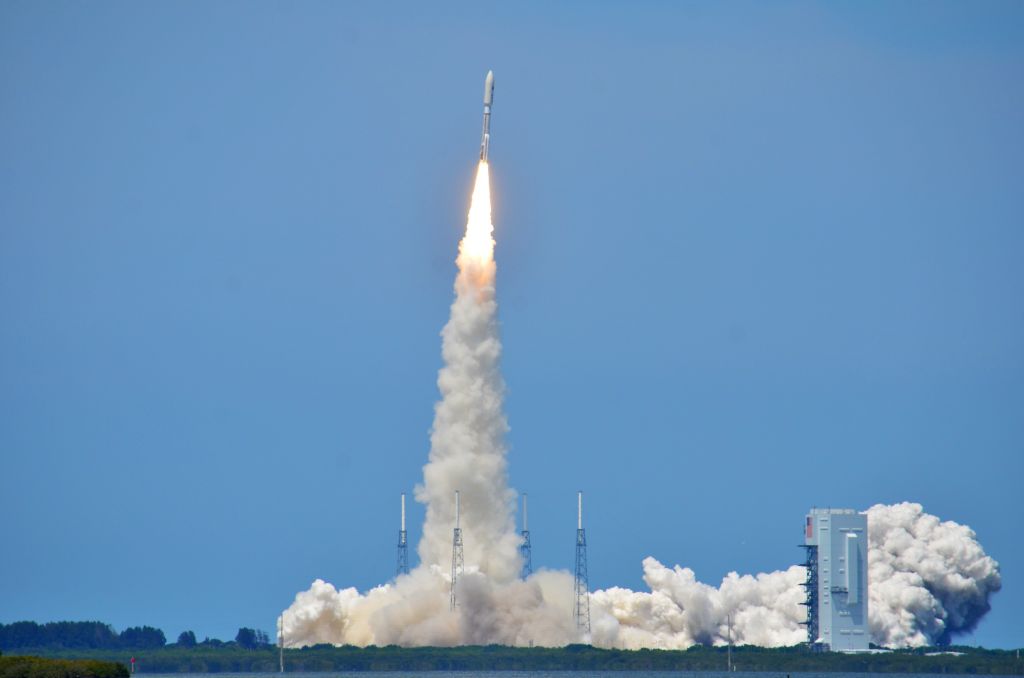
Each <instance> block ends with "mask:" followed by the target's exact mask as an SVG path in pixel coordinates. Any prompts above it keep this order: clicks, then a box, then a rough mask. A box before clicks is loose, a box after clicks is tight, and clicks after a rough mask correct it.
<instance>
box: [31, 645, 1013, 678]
mask: <svg viewBox="0 0 1024 678" xmlns="http://www.w3.org/2000/svg"><path fill="white" fill-rule="evenodd" d="M16 652H17V653H18V654H33V655H37V656H45V657H51V658H63V659H100V660H105V661H116V662H120V663H125V662H127V661H128V659H129V657H131V656H134V657H135V658H136V660H137V664H136V671H137V672H138V673H182V672H192V673H223V672H258V673H262V672H267V673H270V672H277V671H278V650H277V648H276V647H273V646H263V647H259V648H256V649H253V650H247V649H244V648H240V647H237V646H234V647H232V646H227V647H224V646H221V647H213V646H202V645H199V646H196V647H189V648H186V647H179V646H177V645H167V646H164V647H161V648H151V649H138V650H127V649H124V650H74V649H53V648H39V649H31V648H21V649H19V650H17V651H16ZM930 653H943V654H930ZM727 661H728V651H727V649H726V648H725V647H704V646H695V647H692V648H690V649H689V650H607V649H601V648H595V647H591V646H589V645H569V646H567V647H561V648H544V647H533V648H524V647H505V646H498V645H488V646H463V647H451V648H439V647H416V648H402V647H396V646H389V647H372V646H371V647H366V648H359V647H352V646H343V647H334V646H331V645H316V646H313V647H306V648H302V649H288V650H285V651H284V663H285V670H286V671H287V672H289V673H291V672H310V671H352V672H360V671H702V672H709V671H720V672H725V671H726V665H727ZM732 664H733V667H734V670H735V671H737V672H745V671H757V672H775V673H781V674H785V673H807V672H814V673H831V672H847V673H944V674H976V675H1006V676H1012V675H1024V659H1022V658H1019V657H1018V655H1017V651H1015V650H986V649H982V648H971V647H949V648H929V649H927V650H924V649H916V650H897V651H893V652H883V653H877V654H840V653H830V652H824V653H823V652H811V651H810V650H808V649H807V648H805V647H802V646H798V647H789V648H774V649H767V648H758V647H750V646H743V647H734V648H733V650H732Z"/></svg>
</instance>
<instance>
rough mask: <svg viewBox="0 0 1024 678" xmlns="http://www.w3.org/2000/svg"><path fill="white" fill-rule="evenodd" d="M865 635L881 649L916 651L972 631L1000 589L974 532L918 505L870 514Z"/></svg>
mask: <svg viewBox="0 0 1024 678" xmlns="http://www.w3.org/2000/svg"><path fill="white" fill-rule="evenodd" d="M867 513H868V545H869V548H868V568H869V570H868V581H869V582H870V602H869V606H868V615H869V621H870V624H871V636H872V639H873V640H874V642H875V643H878V644H879V645H885V646H887V647H902V646H907V645H909V646H915V647H916V646H921V645H928V644H932V643H935V642H936V641H938V642H943V641H947V640H949V637H950V635H951V634H954V633H956V632H958V631H970V630H971V629H973V628H974V627H975V625H976V624H977V623H978V621H979V620H980V619H981V617H982V616H984V614H985V613H986V612H988V610H989V596H990V595H991V594H993V593H995V592H996V591H998V590H999V588H1000V586H1001V580H1000V576H999V563H997V562H996V561H995V560H993V559H992V558H991V557H989V556H987V555H985V551H984V549H982V548H981V544H979V543H978V542H977V541H976V540H975V538H974V537H975V534H974V531H973V530H972V529H971V528H969V527H967V526H966V525H958V524H957V523H954V522H952V521H946V522H942V521H940V520H939V519H938V518H936V517H935V516H933V515H929V514H927V513H925V512H924V510H923V509H922V507H921V505H920V504H910V503H903V504H896V505H895V506H882V505H880V504H879V505H876V506H872V507H871V508H870V509H868V512H867Z"/></svg>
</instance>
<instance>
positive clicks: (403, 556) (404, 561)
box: [395, 492, 409, 577]
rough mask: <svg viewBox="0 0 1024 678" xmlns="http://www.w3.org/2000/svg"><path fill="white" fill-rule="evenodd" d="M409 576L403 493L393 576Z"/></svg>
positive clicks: (403, 494) (403, 495)
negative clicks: (400, 526) (395, 565)
mask: <svg viewBox="0 0 1024 678" xmlns="http://www.w3.org/2000/svg"><path fill="white" fill-rule="evenodd" d="M402 574H409V539H408V537H407V535H406V532H405V492H403V493H402V528H401V529H400V530H398V567H397V568H396V569H395V576H396V577H397V576H399V575H402Z"/></svg>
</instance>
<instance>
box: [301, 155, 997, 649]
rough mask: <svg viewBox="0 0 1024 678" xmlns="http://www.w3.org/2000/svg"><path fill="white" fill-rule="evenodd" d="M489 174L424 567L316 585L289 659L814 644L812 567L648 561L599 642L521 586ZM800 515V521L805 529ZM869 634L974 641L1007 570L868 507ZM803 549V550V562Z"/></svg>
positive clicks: (946, 531) (622, 594) (470, 223)
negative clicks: (457, 539)
mask: <svg viewBox="0 0 1024 678" xmlns="http://www.w3.org/2000/svg"><path fill="white" fill-rule="evenodd" d="M488 181H489V179H488V166H487V164H486V163H485V162H482V163H481V164H480V166H479V169H478V173H477V179H476V185H475V187H474V191H473V198H472V200H471V203H470V210H469V218H468V220H467V223H466V234H465V236H464V237H463V239H462V241H461V242H460V243H459V256H458V259H457V260H456V263H457V264H458V269H459V271H458V275H457V277H456V280H455V301H454V302H453V303H452V307H451V315H450V318H449V320H448V323H447V324H446V325H445V327H444V330H443V331H442V354H443V357H444V367H442V368H441V371H440V373H439V374H438V380H437V381H438V388H439V390H440V392H441V399H440V401H439V402H438V403H437V406H436V408H435V412H434V426H433V429H432V430H431V436H430V443H431V445H430V457H429V460H428V463H427V464H426V466H424V468H423V483H422V484H421V485H419V486H418V487H417V488H416V498H417V499H418V500H419V501H421V502H423V503H424V504H425V505H426V520H425V522H424V525H423V537H422V539H421V540H420V542H419V555H420V561H421V564H420V565H419V567H417V568H416V569H415V570H413V571H412V572H410V573H409V574H407V575H401V576H399V577H398V578H397V579H396V580H395V581H392V582H390V583H387V584H384V585H381V586H378V587H376V588H374V589H371V590H370V591H367V592H366V593H359V592H358V591H356V590H355V589H354V588H346V589H341V590H338V589H335V588H334V586H332V585H331V584H328V583H326V582H324V581H322V580H319V579H318V580H316V581H315V582H314V583H313V585H312V586H311V587H310V589H309V590H308V591H304V592H302V593H299V594H298V595H297V596H296V597H295V602H294V603H292V605H291V607H289V608H288V609H287V610H286V611H285V612H284V614H283V632H284V639H285V643H286V644H287V645H288V646H290V647H298V646H304V645H313V644H317V643H333V644H336V645H346V644H347V645H360V646H365V645H391V644H394V645H403V646H416V645H435V646H450V645H463V644H473V645H485V644H490V643H498V644H503V645H544V646H561V645H566V644H569V643H576V642H589V643H593V644H594V645H598V646H601V647H617V648H641V647H651V648H666V649H668V648H686V647H690V646H691V645H694V644H698V643H700V644H706V645H722V644H725V643H727V642H729V640H730V638H731V639H732V641H733V642H735V643H737V644H749V645H762V646H768V647H777V646H784V645H794V644H797V643H800V642H802V641H804V640H806V630H805V628H804V627H803V626H802V625H801V623H802V622H803V621H805V615H806V609H805V608H804V607H803V606H802V605H801V603H802V602H804V600H805V592H804V589H803V587H802V586H801V584H802V583H803V582H804V579H805V570H804V568H803V567H799V566H793V567H790V568H789V569H787V570H784V571H779V572H770V573H767V574H758V575H739V574H736V573H735V572H731V573H729V574H728V575H726V577H725V578H724V579H723V580H722V583H721V584H720V585H719V586H717V587H716V586H711V585H708V584H703V583H701V582H699V581H697V577H696V575H695V574H694V572H693V570H691V569H689V568H686V567H680V566H678V565H677V566H675V567H674V568H669V567H666V566H664V565H662V564H661V563H659V562H658V561H657V560H655V559H654V558H646V559H644V561H643V578H644V583H645V584H646V585H647V587H648V589H649V590H648V591H631V590H629V589H624V588H617V587H613V588H610V589H606V590H603V591H594V592H593V593H592V594H591V607H590V609H591V632H590V633H589V634H583V633H581V632H580V631H579V630H578V629H577V627H576V624H575V620H574V619H573V615H572V611H573V576H572V574H571V573H569V572H564V571H547V570H541V571H539V572H537V573H535V574H533V575H532V576H530V577H529V578H528V579H526V580H525V581H524V580H521V579H519V578H518V575H519V571H520V567H521V563H520V556H519V552H518V547H519V545H520V537H519V535H518V534H517V533H516V530H515V523H514V520H513V506H514V501H515V491H514V490H512V489H511V488H510V487H509V484H508V472H507V459H506V444H505V435H506V432H507V430H508V426H507V424H506V422H505V415H504V412H503V405H502V402H503V393H504V382H503V380H502V377H501V373H500V370H499V359H500V356H501V342H500V341H499V339H498V323H497V303H496V301H495V291H494V284H495V270H496V269H495V263H494V239H493V237H492V232H493V227H492V225H491V207H490V188H489V184H488ZM456 490H458V491H459V493H460V496H461V498H462V508H463V512H462V514H461V529H462V534H463V541H464V544H465V571H464V572H463V573H461V574H460V575H459V576H458V577H457V583H456V586H455V593H456V599H457V605H456V606H455V608H454V609H452V606H451V598H450V594H451V589H452V578H451V571H452V570H451V567H452V529H453V527H454V526H455V502H454V494H455V491H456ZM799 522H800V521H799V517H795V520H794V523H795V524H796V525H799ZM868 542H869V551H868V567H869V570H868V579H869V594H868V595H869V600H868V607H869V622H870V628H871V635H872V639H873V640H874V642H875V643H878V644H882V645H887V646H908V645H909V646H919V645H924V644H929V643H934V642H936V641H941V640H945V639H947V638H948V637H949V636H950V635H951V634H954V633H956V632H958V631H966V630H969V629H971V628H973V626H974V625H975V624H977V622H978V620H979V619H981V617H982V616H983V615H984V614H985V612H987V611H988V607H989V596H990V595H991V594H992V593H994V592H995V591H998V590H999V586H1000V577H999V566H998V564H997V563H996V562H995V561H994V560H993V559H992V558H990V557H989V556H987V555H986V554H985V552H984V550H983V549H982V548H981V545H980V544H978V542H977V541H976V540H975V535H974V532H973V531H971V529H970V528H968V527H966V526H963V525H957V524H956V523H952V522H942V521H940V520H939V519H938V518H936V517H935V516H931V515H928V514H927V513H924V510H923V509H922V508H921V506H920V505H919V504H897V505H895V506H883V505H878V506H873V507H871V508H870V509H869V510H868ZM794 550H795V549H794Z"/></svg>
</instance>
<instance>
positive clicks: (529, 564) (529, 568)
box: [519, 493, 533, 579]
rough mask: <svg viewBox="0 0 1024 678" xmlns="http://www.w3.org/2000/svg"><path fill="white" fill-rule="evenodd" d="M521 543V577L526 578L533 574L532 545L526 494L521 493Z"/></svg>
mask: <svg viewBox="0 0 1024 678" xmlns="http://www.w3.org/2000/svg"><path fill="white" fill-rule="evenodd" d="M520 534H522V536H523V543H522V545H521V546H520V547H519V555H520V557H522V559H523V573H522V578H523V579H526V578H527V577H529V576H530V575H531V574H533V547H532V546H530V522H529V514H528V513H527V511H526V494H525V493H524V494H523V531H522V532H521V533H520Z"/></svg>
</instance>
